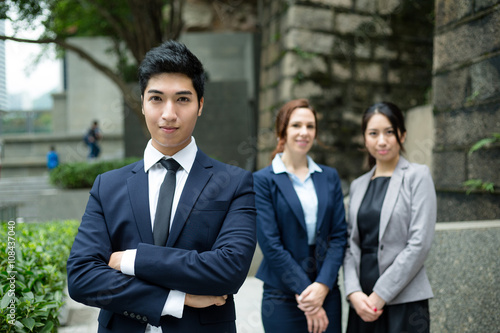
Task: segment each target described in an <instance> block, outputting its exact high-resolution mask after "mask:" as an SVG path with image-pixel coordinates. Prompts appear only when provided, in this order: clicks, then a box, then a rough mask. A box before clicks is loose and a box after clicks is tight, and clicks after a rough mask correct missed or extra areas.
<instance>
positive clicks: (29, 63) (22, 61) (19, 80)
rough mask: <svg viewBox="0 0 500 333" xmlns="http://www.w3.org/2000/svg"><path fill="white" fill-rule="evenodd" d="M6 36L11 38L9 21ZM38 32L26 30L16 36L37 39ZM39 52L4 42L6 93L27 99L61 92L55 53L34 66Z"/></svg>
mask: <svg viewBox="0 0 500 333" xmlns="http://www.w3.org/2000/svg"><path fill="white" fill-rule="evenodd" d="M5 33H6V35H7V36H12V34H13V31H12V27H11V24H10V22H9V21H6V25H5ZM39 34H40V31H27V32H24V33H23V34H17V37H24V38H33V39H36V38H37V37H38V36H39ZM41 51H42V47H41V46H40V45H38V44H30V43H19V42H13V41H6V42H5V53H6V54H5V67H6V85H7V94H17V93H22V92H24V93H27V94H28V96H29V97H30V98H37V97H39V96H41V95H43V94H44V93H47V92H50V91H53V90H54V89H56V90H57V91H60V90H61V86H62V83H61V82H62V79H61V78H62V65H61V60H56V59H55V56H54V51H53V48H52V52H49V53H50V54H49V55H48V56H44V57H43V58H42V60H41V61H40V62H39V63H38V64H37V65H33V62H34V61H35V59H36V58H37V56H38V55H39V54H40V52H41Z"/></svg>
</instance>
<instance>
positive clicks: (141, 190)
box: [127, 161, 153, 244]
mask: <svg viewBox="0 0 500 333" xmlns="http://www.w3.org/2000/svg"><path fill="white" fill-rule="evenodd" d="M132 173H133V174H132V176H130V177H129V178H128V179H127V189H128V195H129V198H130V205H131V207H132V211H133V213H134V219H135V222H136V224H137V229H138V230H139V235H140V237H141V240H142V241H143V242H144V243H150V244H153V231H152V230H151V215H150V212H149V190H148V175H147V173H145V172H144V161H141V162H139V163H137V165H136V167H135V168H134V169H133V170H132Z"/></svg>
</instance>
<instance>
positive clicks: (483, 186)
mask: <svg viewBox="0 0 500 333" xmlns="http://www.w3.org/2000/svg"><path fill="white" fill-rule="evenodd" d="M495 142H500V133H493V134H492V135H491V137H488V138H484V139H481V140H479V141H478V142H476V143H475V144H473V145H472V147H471V148H470V149H469V156H471V155H472V153H474V152H475V151H477V150H479V149H482V148H484V147H488V146H490V145H492V144H493V143H495ZM462 186H463V187H465V189H466V193H467V194H470V193H471V192H472V191H474V190H476V191H485V192H490V193H493V192H495V184H494V183H493V182H488V181H483V180H482V179H469V180H467V181H465V182H463V183H462Z"/></svg>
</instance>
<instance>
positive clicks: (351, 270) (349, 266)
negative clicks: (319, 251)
mask: <svg viewBox="0 0 500 333" xmlns="http://www.w3.org/2000/svg"><path fill="white" fill-rule="evenodd" d="M356 183H357V182H356V180H355V181H353V182H352V184H351V186H350V190H349V198H350V199H349V201H350V203H349V209H348V212H349V213H348V218H347V248H346V251H345V256H344V265H343V268H344V286H345V295H346V297H348V296H349V295H350V294H352V293H353V292H355V291H361V290H362V289H361V284H360V282H359V270H358V266H359V264H358V263H359V257H358V254H359V253H361V249H360V246H359V244H360V240H359V235H358V233H357V232H356V231H357V228H355V224H356V220H355V218H354V214H353V209H352V207H351V203H352V198H353V197H354V196H355V195H356Z"/></svg>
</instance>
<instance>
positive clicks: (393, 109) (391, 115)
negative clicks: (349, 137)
mask: <svg viewBox="0 0 500 333" xmlns="http://www.w3.org/2000/svg"><path fill="white" fill-rule="evenodd" d="M374 114H383V115H384V116H386V117H387V119H389V122H390V123H391V125H392V128H393V129H394V132H395V135H396V140H397V141H398V144H399V147H400V149H401V151H402V152H404V151H405V149H404V147H403V144H402V143H401V135H403V134H405V133H406V127H405V118H404V116H403V112H402V111H401V110H400V109H399V108H398V107H397V106H396V105H395V104H393V103H391V102H379V103H375V104H373V105H372V106H370V107H369V108H368V109H366V110H365V112H364V113H363V120H362V122H361V131H362V133H363V138H364V137H365V132H366V127H367V126H368V122H369V121H370V119H371V118H372V117H373V115H374ZM375 164H376V160H375V158H374V157H373V156H372V155H370V153H368V165H369V166H370V168H372V167H373V166H375Z"/></svg>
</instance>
